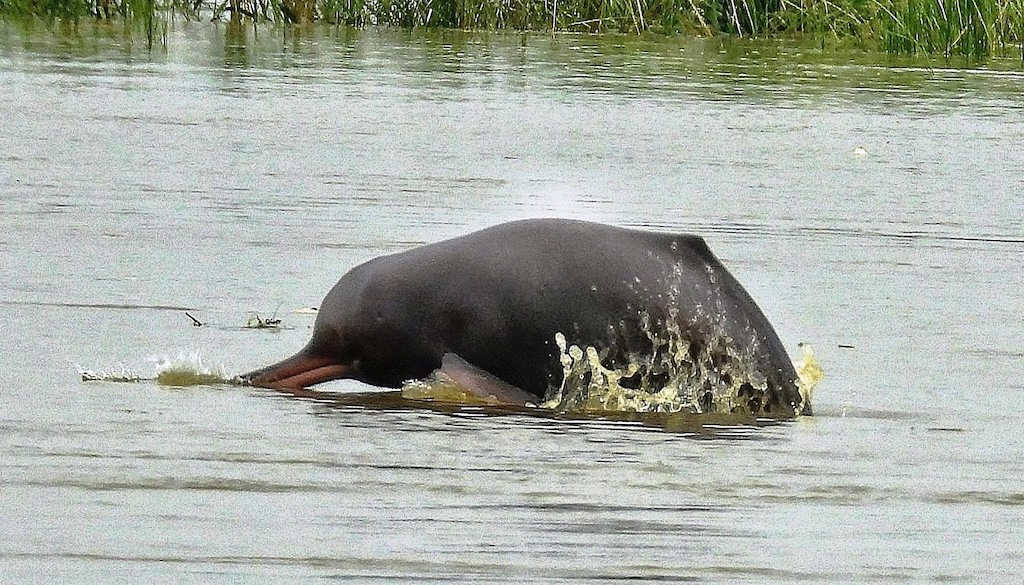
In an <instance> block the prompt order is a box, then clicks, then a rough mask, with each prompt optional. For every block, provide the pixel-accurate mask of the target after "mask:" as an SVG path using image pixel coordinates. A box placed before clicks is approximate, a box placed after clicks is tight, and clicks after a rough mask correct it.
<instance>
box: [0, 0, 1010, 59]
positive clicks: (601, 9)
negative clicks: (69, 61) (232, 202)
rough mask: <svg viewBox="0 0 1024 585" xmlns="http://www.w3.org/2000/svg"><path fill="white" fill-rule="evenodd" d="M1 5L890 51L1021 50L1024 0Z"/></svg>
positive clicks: (13, 11)
mask: <svg viewBox="0 0 1024 585" xmlns="http://www.w3.org/2000/svg"><path fill="white" fill-rule="evenodd" d="M0 14H6V15H32V16H38V17H43V18H49V19H57V20H77V19H82V18H95V19H103V20H124V21H134V22H139V21H142V22H146V23H149V25H150V26H152V23H153V22H154V20H155V19H166V18H173V17H183V18H187V19H214V20H233V21H252V22H266V21H269V22H281V23H299V24H301V23H308V22H314V21H320V22H325V23H329V24H334V25H344V26H356V27H363V26H399V27H409V28H412V27H448V28H459V29H517V30H551V31H577V32H626V33H636V34H639V33H645V32H653V33H661V34H680V33H682V34H698V35H715V34H730V35H736V36H741V37H750V36H753V37H771V36H796V37H803V38H807V37H810V38H815V39H820V40H821V41H822V42H823V43H824V42H826V41H827V40H829V39H836V40H851V39H852V40H854V41H855V42H860V43H863V44H864V45H865V46H869V47H872V48H879V49H883V50H886V51H889V52H891V53H897V54H911V55H912V54H923V55H941V56H947V57H953V56H962V57H968V58H970V59H974V60H983V59H985V58H986V57H988V56H990V55H993V54H999V55H1006V54H1017V53H1021V54H1022V56H1024V0H0Z"/></svg>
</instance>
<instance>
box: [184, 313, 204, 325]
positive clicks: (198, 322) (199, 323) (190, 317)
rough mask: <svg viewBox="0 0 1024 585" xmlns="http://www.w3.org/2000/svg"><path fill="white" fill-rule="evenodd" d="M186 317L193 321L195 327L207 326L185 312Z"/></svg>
mask: <svg viewBox="0 0 1024 585" xmlns="http://www.w3.org/2000/svg"><path fill="white" fill-rule="evenodd" d="M185 316H186V317H188V318H189V319H192V326H193V327H202V326H203V325H205V323H203V322H202V321H200V320H199V319H196V318H195V317H193V316H192V315H191V314H190V313H189V312H188V311H185Z"/></svg>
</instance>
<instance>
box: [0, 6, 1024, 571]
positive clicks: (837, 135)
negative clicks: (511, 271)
mask: <svg viewBox="0 0 1024 585" xmlns="http://www.w3.org/2000/svg"><path fill="white" fill-rule="evenodd" d="M0 33H2V34H0V85H2V87H3V89H4V99H2V100H0V120H2V121H3V122H2V126H3V131H2V132H0V188H2V193H3V197H2V198H0V257H2V258H3V261H2V263H0V271H2V273H0V277H2V278H0V283H2V284H0V308H2V311H3V315H4V321H3V325H4V326H3V334H2V335H0V344H2V348H0V371H2V372H3V373H4V376H3V380H4V381H3V382H2V383H0V395H2V397H3V405H4V406H3V409H2V413H0V453H2V458H0V461H2V463H0V478H2V479H0V515H2V516H3V517H4V518H5V521H4V522H3V523H2V527H0V574H2V575H4V579H3V580H5V581H7V580H9V581H12V582H27V581H33V580H43V581H61V582H75V581H77V582H97V581H102V582H115V581H119V580H120V581H126V582H128V581H130V582H181V581H201V582H217V581H225V582H228V581H230V582H237V581H239V580H267V579H271V580H281V581H285V580H287V581H316V580H332V581H333V580H352V581H361V582H374V581H378V582H381V581H384V582H386V581H394V580H398V579H413V580H419V581H452V582H464V583H470V582H472V583H484V582H507V581H508V580H512V579H514V580H517V581H520V582H526V583H532V582H535V583H550V582H560V581H566V582H568V581H573V582H578V581H583V582H602V581H605V582H613V581H621V580H625V579H630V580H636V581H670V582H678V581H687V580H696V581H726V582H765V581H820V580H834V581H850V582H884V581H902V580H906V579H923V580H951V581H958V582H959V581H972V580H976V581H980V582H986V583H989V582H1009V581H1012V580H1013V579H1016V578H1018V576H1019V574H1020V572H1021V570H1022V569H1024V555H1022V553H1021V552H1020V546H1019V543H1020V541H1021V537H1022V536H1024V534H1022V530H1021V528H1020V525H1021V520H1022V515H1024V508H1022V506H1024V489H1022V488H1021V485H1022V480H1024V463H1022V461H1024V440H1022V439H1021V434H1020V432H1019V429H1020V428H1021V426H1022V424H1024V415H1022V414H1021V410H1020V408H1019V405H1020V404H1021V403H1022V400H1024V383H1022V379H1024V325H1022V321H1024V319H1022V313H1021V303H1020V298H1021V290H1024V276H1022V274H1024V271H1022V270H1021V258H1022V257H1024V255H1022V252H1024V197H1022V195H1021V193H1024V178H1022V177H1024V175H1022V174H1021V172H1020V169H1021V168H1024V154H1022V150H1021V149H1020V148H1019V147H1018V145H1019V144H1021V143H1022V141H1024V102H1022V101H1021V99H1020V96H1021V95H1024V76H1022V75H1021V74H1020V73H1019V72H1016V71H1014V70H1012V69H1006V68H1002V67H1001V66H1000V64H998V63H997V64H996V66H994V67H993V68H990V69H986V70H964V69H957V68H955V67H948V68H941V67H940V68H935V67H932V68H928V67H918V66H917V65H915V64H901V63H893V62H887V61H886V60H884V59H881V58H878V57H875V56H870V55H867V56H865V55H861V54H849V53H841V52H829V51H824V52H823V51H821V50H813V49H808V48H806V47H799V46H787V45H768V44H757V43H731V44H730V43H725V42H724V41H721V40H676V39H651V38H643V39H633V38H629V37H616V36H607V37H591V36H572V35H558V36H555V37H550V36H545V35H518V34H463V33H421V32H412V33H409V32H400V31H387V30H367V31H352V30H333V29H316V28H314V29H307V30H302V31H293V30H287V31H281V30H277V31H275V30H270V29H266V30H264V29H259V30H257V31H255V33H254V31H252V30H251V29H246V30H243V31H232V30H228V29H226V28H225V27H224V25H213V24H208V23H176V24H175V25H174V26H172V27H171V28H170V30H169V33H168V39H167V44H166V46H164V47H163V48H161V47H159V46H158V47H157V48H156V49H155V50H154V51H153V52H147V51H146V50H144V43H143V42H142V41H141V40H140V39H138V38H132V37H126V36H125V35H123V34H116V33H114V32H111V31H104V30H94V29H87V28H83V29H80V30H79V32H78V33H77V35H76V34H65V33H67V31H64V33H61V34H55V33H51V32H49V31H46V30H42V29H40V28H39V27H37V28H36V29H35V30H29V29H26V28H25V27H22V26H14V25H11V24H3V25H2V28H0ZM536 216H560V217H575V218H583V219H590V220H595V221H602V222H607V223H615V224H620V225H627V226H635V227H647V228H650V229H659V230H673V231H694V232H697V233H700V234H702V235H704V236H705V237H706V238H707V240H708V242H709V244H710V246H711V247H712V249H713V250H715V252H716V253H717V254H718V255H719V257H720V258H721V259H722V261H723V263H724V264H726V266H728V267H729V268H730V270H731V271H732V272H733V273H734V274H735V275H736V276H737V278H738V279H739V280H740V281H741V282H743V283H744V285H745V286H746V288H747V289H748V290H749V291H750V292H751V294H752V295H753V296H754V298H755V299H757V300H758V302H759V304H760V305H761V307H762V308H763V309H764V311H765V313H766V314H767V315H768V317H769V319H771V321H772V322H773V323H774V324H775V326H776V329H777V330H778V332H779V334H780V336H781V338H782V339H783V340H784V342H785V343H786V344H787V346H789V347H790V349H791V351H792V353H793V355H794V356H796V355H797V351H798V350H797V344H798V343H799V342H810V343H811V344H812V345H813V346H814V348H815V351H816V352H817V355H818V357H819V359H820V360H821V362H822V363H823V365H824V367H825V369H826V371H827V375H828V378H827V379H826V381H825V382H823V383H822V385H821V386H819V388H818V390H817V392H816V395H815V412H816V414H817V416H815V417H813V418H801V419H798V420H796V421H793V422H790V423H785V424H781V425H771V426H765V427H735V426H728V425H726V427H725V428H721V429H715V428H709V429H705V430H706V431H707V432H702V433H695V432H691V431H692V429H684V430H687V432H666V431H664V430H661V429H657V428H651V427H647V426H643V425H640V424H635V423H628V422H616V421H602V420H566V419H547V418H536V417H525V416H520V415H516V414H508V415H502V416H492V415H489V414H487V413H486V412H482V411H475V410H472V409H463V410H458V411H455V412H451V411H447V412H438V411H435V410H422V409H420V410H417V409H412V410H410V409H405V408H366V407H360V406H352V405H346V404H343V403H331V402H330V401H315V400H306V399H298V398H295V397H289V396H284V395H278V394H274V393H271V392H266V391H261V390H256V389H243V388H237V387H230V386H224V385H200V386H192V387H187V388H174V387H167V386H162V385H159V384H156V383H154V382H151V381H142V382H138V383H114V382H82V381H81V379H80V376H79V372H78V369H77V367H76V366H82V367H85V368H90V369H104V368H110V369H114V370H116V369H118V368H121V367H122V366H123V367H125V368H127V369H130V370H133V371H137V372H141V373H142V374H143V375H146V376H148V375H149V374H150V373H151V372H152V370H153V368H154V367H155V366H154V364H153V363H152V362H149V361H147V359H148V358H150V357H155V358H158V359H163V358H166V357H168V356H169V357H171V358H174V357H175V356H177V355H178V353H179V352H184V353H185V354H186V355H187V354H189V353H190V352H195V351H198V352H200V354H201V356H202V359H203V361H204V362H205V363H206V364H207V365H209V366H210V367H211V368H212V369H214V370H217V369H223V371H224V372H226V373H229V374H230V373H239V372H243V371H247V370H249V369H252V368H254V367H257V366H259V365H263V364H266V363H269V362H270V361H273V360H277V359H279V358H281V357H284V356H286V355H289V354H291V353H292V352H294V351H295V350H297V349H298V348H300V347H301V346H302V345H303V344H304V343H305V341H306V340H307V338H308V336H309V333H310V326H311V324H312V317H310V316H308V315H303V314H297V313H294V312H293V310H294V309H297V308H300V307H308V306H316V305H318V304H319V302H320V299H321V298H322V296H323V295H324V294H325V293H326V291H327V290H328V289H329V288H330V286H331V285H333V283H334V282H335V281H336V280H337V279H338V277H340V276H341V274H343V273H344V271H346V270H347V269H348V268H350V267H352V266H353V265H355V264H356V263H359V262H361V261H364V260H366V259H369V258H371V257H373V256H376V255H379V254H381V253H386V252H390V251H394V250H400V249H404V248H407V247H409V246H412V245H415V244H419V243H424V242H429V241H436V240H438V239H442V238H445V237H450V236H454V235H458V234H462V233H465V232H468V231H470V230H472V229H476V228H480V227H483V226H486V225H491V224H494V223H498V222H501V221H506V220H511V219H516V218H522V217H536ZM186 310H188V311H189V313H190V314H192V315H194V316H196V317H197V318H199V319H200V320H202V321H203V322H205V323H206V324H207V325H206V326H204V327H198V328H197V327H193V326H192V324H191V321H190V320H189V319H188V318H187V317H186V316H185V315H184V312H185V311H186ZM252 311H255V312H258V313H259V314H260V315H262V316H270V315H273V314H275V313H276V315H277V316H278V317H280V318H282V319H283V327H282V328H280V329H277V330H252V329H245V328H243V327H242V325H243V324H244V323H245V322H246V318H247V316H248V315H249V312H252ZM329 389H331V390H336V391H365V390H367V387H364V386H360V385H359V384H357V383H354V382H337V383H332V384H331V385H330V388H329ZM669 430H672V429H669Z"/></svg>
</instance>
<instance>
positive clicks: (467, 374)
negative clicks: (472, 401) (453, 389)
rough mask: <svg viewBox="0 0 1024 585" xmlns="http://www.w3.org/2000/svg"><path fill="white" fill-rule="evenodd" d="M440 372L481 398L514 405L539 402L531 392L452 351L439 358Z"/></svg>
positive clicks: (530, 404)
mask: <svg viewBox="0 0 1024 585" xmlns="http://www.w3.org/2000/svg"><path fill="white" fill-rule="evenodd" d="M441 372H443V373H444V374H445V375H446V376H448V377H449V378H451V380H452V381H453V382H455V383H456V384H458V385H459V386H460V387H461V388H462V389H463V390H466V391H467V392H469V393H471V394H474V395H476V396H479V397H480V398H483V399H494V400H497V401H499V402H501V403H503V404H511V405H514V406H528V405H529V406H532V405H535V404H537V403H538V402H539V400H538V398H537V397H536V396H534V395H533V394H530V393H529V392H527V391H525V390H522V389H520V388H517V387H515V386H513V385H511V384H509V383H508V382H505V381H504V380H502V379H501V378H499V377H497V376H495V375H494V374H491V373H490V372H486V371H484V370H481V369H480V368H478V367H476V366H474V365H473V364H471V363H469V362H467V361H466V360H464V359H462V358H461V357H459V356H458V355H457V354H454V353H446V354H444V356H443V357H442V358H441Z"/></svg>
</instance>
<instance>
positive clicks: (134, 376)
mask: <svg viewBox="0 0 1024 585" xmlns="http://www.w3.org/2000/svg"><path fill="white" fill-rule="evenodd" d="M75 368H77V369H78V375H79V376H81V377H82V381H83V382H141V381H142V379H143V378H142V376H140V375H139V374H138V373H136V372H134V371H132V370H130V369H128V368H127V367H126V366H123V365H122V366H118V367H116V368H108V369H106V370H99V371H96V370H90V369H87V368H83V367H82V366H80V365H78V364H75Z"/></svg>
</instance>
